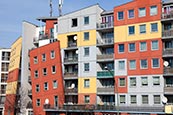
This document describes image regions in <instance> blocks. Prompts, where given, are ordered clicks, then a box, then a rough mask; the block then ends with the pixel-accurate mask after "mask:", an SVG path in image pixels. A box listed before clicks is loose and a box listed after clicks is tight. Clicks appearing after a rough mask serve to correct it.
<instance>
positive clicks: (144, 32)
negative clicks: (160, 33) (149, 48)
mask: <svg viewBox="0 0 173 115" xmlns="http://www.w3.org/2000/svg"><path fill="white" fill-rule="evenodd" d="M142 26H143V27H145V31H141V27H142ZM139 33H140V34H146V33H147V31H146V24H141V25H139Z"/></svg>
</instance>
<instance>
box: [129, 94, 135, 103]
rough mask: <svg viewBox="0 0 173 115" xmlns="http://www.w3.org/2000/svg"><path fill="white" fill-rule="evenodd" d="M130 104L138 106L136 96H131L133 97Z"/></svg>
mask: <svg viewBox="0 0 173 115" xmlns="http://www.w3.org/2000/svg"><path fill="white" fill-rule="evenodd" d="M130 103H131V104H136V103H137V100H136V95H131V96H130Z"/></svg>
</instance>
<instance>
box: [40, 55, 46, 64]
mask: <svg viewBox="0 0 173 115" xmlns="http://www.w3.org/2000/svg"><path fill="white" fill-rule="evenodd" d="M41 57H42V62H45V61H46V54H45V53H44V54H42V56H41Z"/></svg>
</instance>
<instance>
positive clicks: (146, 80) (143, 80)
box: [141, 77, 148, 87]
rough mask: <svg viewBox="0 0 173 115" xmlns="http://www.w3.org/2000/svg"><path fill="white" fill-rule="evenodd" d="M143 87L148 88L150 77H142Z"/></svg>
mask: <svg viewBox="0 0 173 115" xmlns="http://www.w3.org/2000/svg"><path fill="white" fill-rule="evenodd" d="M144 78H145V79H144ZM145 82H146V83H145ZM141 86H142V87H145V86H148V77H141Z"/></svg>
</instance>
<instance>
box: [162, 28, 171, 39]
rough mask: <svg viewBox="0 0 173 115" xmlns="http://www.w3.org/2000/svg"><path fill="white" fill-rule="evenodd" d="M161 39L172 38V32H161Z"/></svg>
mask: <svg viewBox="0 0 173 115" xmlns="http://www.w3.org/2000/svg"><path fill="white" fill-rule="evenodd" d="M162 37H163V38H166V37H173V30H172V29H171V30H164V31H163V32H162Z"/></svg>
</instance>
